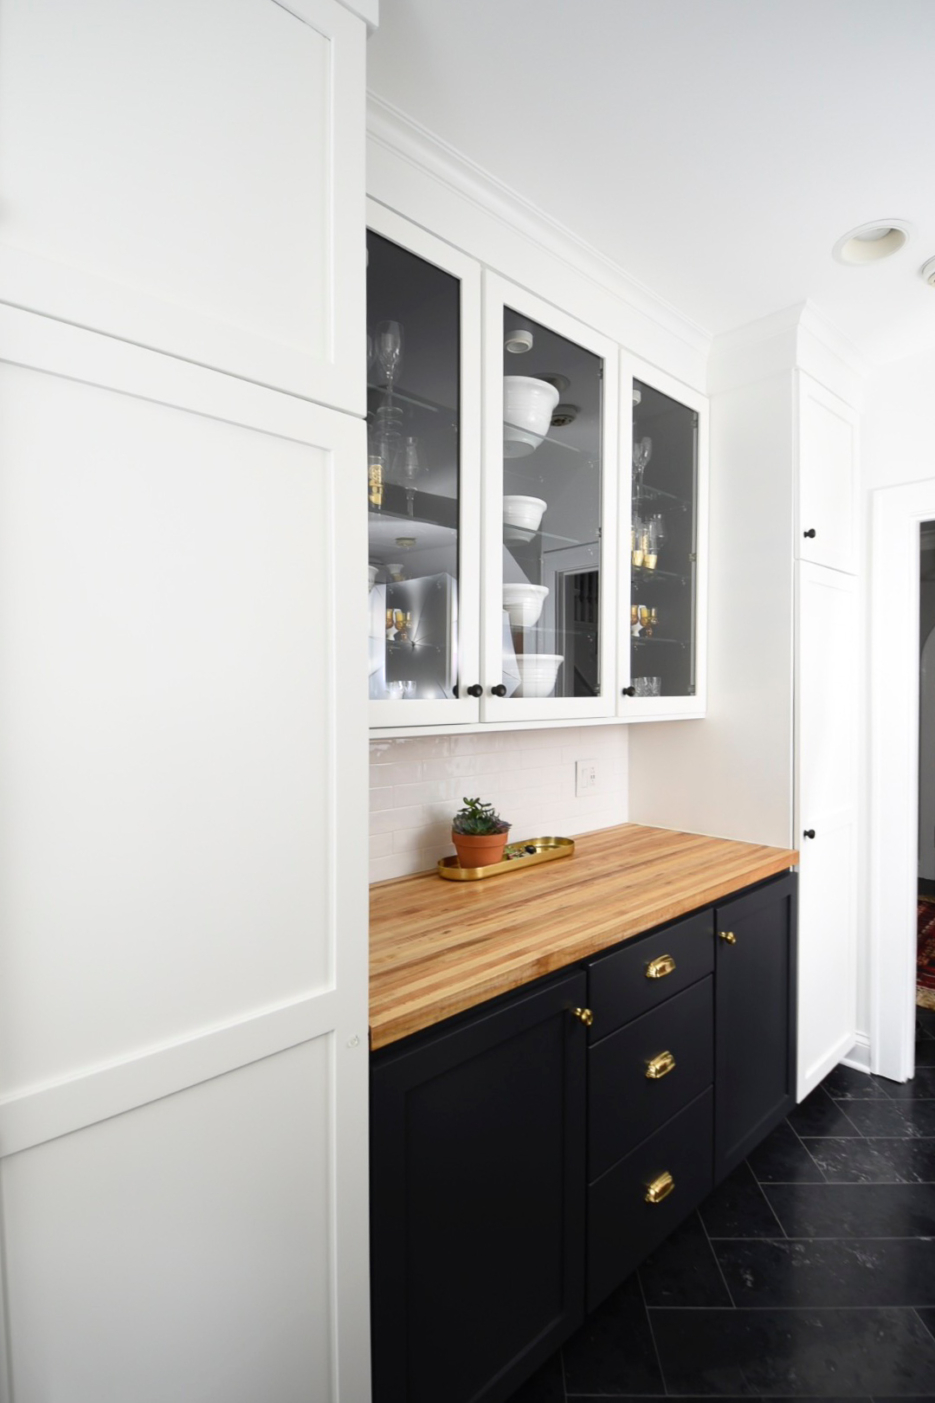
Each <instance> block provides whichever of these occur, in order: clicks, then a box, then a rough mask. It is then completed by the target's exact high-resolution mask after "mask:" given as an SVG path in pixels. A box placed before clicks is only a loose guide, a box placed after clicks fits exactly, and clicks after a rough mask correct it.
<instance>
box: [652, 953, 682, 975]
mask: <svg viewBox="0 0 935 1403" xmlns="http://www.w3.org/2000/svg"><path fill="white" fill-rule="evenodd" d="M674 969H675V961H674V960H673V958H672V956H671V955H660V956H659V958H658V959H655V960H650V962H649V964H648V965H647V966H646V978H647V979H664V978H665V976H666V975H667V974H671V973H672V971H673V970H674Z"/></svg>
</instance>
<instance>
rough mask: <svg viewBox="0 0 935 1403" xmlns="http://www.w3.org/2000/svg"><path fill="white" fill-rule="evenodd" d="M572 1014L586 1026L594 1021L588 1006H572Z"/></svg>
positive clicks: (588, 1026)
mask: <svg viewBox="0 0 935 1403" xmlns="http://www.w3.org/2000/svg"><path fill="white" fill-rule="evenodd" d="M572 1014H573V1015H574V1017H575V1018H577V1019H578V1021H579V1022H580V1023H583V1024H584V1026H585V1027H586V1028H590V1026H591V1024H592V1023H593V1022H594V1014H593V1013H592V1012H591V1010H590V1009H589V1008H573V1009H572Z"/></svg>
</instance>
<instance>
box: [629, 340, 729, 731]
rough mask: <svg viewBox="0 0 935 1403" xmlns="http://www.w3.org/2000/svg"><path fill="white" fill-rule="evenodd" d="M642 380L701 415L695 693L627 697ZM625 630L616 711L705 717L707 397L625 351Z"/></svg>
mask: <svg viewBox="0 0 935 1403" xmlns="http://www.w3.org/2000/svg"><path fill="white" fill-rule="evenodd" d="M634 380H639V381H641V382H642V383H643V384H646V385H651V386H652V387H653V389H654V390H659V391H660V393H661V394H664V395H668V396H669V398H670V399H674V400H676V401H677V402H678V403H679V404H684V405H685V406H686V408H688V409H691V410H694V412H695V413H696V414H697V415H698V462H697V468H696V471H697V483H696V503H695V618H694V628H695V694H694V696H691V697H628V696H626V695H625V694H624V688H626V687H629V686H630V672H631V668H630V603H631V599H630V552H629V547H628V544H627V543H628V542H629V540H630V519H631V511H632V505H631V495H632V477H633V393H632V392H633V382H634ZM618 540H619V542H620V576H619V579H620V601H619V619H620V632H619V638H618V646H617V715H618V716H619V717H620V718H621V719H622V720H626V721H669V720H677V719H688V718H697V717H702V716H704V714H705V709H706V703H707V652H708V647H707V644H708V630H707V617H708V615H707V611H708V402H707V400H706V399H705V397H704V396H703V395H701V394H698V393H697V391H695V390H692V389H689V387H688V386H687V385H684V384H682V382H681V381H679V380H676V379H674V378H673V377H672V376H671V375H666V374H665V372H664V371H661V370H657V369H656V367H655V366H652V365H648V364H647V363H646V362H645V361H641V360H638V359H637V358H636V357H635V356H631V355H628V354H627V353H626V352H623V353H622V354H621V357H620V519H619V528H618Z"/></svg>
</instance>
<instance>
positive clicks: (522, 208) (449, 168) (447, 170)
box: [367, 93, 711, 355]
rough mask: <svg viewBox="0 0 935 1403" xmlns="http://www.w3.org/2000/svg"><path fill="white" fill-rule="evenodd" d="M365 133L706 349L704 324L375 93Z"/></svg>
mask: <svg viewBox="0 0 935 1403" xmlns="http://www.w3.org/2000/svg"><path fill="white" fill-rule="evenodd" d="M367 135H368V138H369V140H370V141H372V142H373V143H375V144H376V145H377V146H382V147H384V148H385V149H386V150H388V151H390V152H391V153H393V154H394V155H395V156H397V157H400V158H402V159H403V160H405V161H407V162H409V164H411V165H413V166H415V167H417V168H418V169H419V170H421V171H423V172H424V173H425V174H427V175H429V176H431V177H432V179H434V180H436V181H438V182H440V183H441V184H443V185H446V186H447V187H448V188H449V189H451V190H452V191H454V192H455V193H456V194H458V195H460V196H461V197H462V198H463V199H466V200H469V201H470V202H471V203H472V204H474V205H476V206H477V207H478V208H479V209H481V210H482V211H484V212H485V213H486V214H488V215H492V216H493V217H494V218H495V219H497V220H499V221H500V222H501V223H503V224H506V225H507V226H509V228H511V229H512V230H514V231H517V232H518V233H520V234H522V235H523V236H524V238H526V239H529V240H530V241H531V242H533V243H535V244H537V245H538V246H539V247H540V248H542V249H544V250H545V251H546V252H547V253H550V254H552V255H553V256H554V257H557V258H560V259H562V260H563V261H564V262H565V263H568V264H570V265H571V266H572V267H574V268H575V269H576V270H577V271H578V272H579V273H582V274H583V275H584V276H585V277H587V278H589V279H590V280H591V281H592V282H594V283H596V284H597V285H598V286H599V287H600V288H601V289H602V290H604V291H606V292H610V293H613V294H614V295H615V296H617V297H618V298H620V300H621V301H622V302H625V303H626V304H628V305H629V306H630V307H632V308H633V309H634V310H635V311H637V312H639V313H640V314H641V315H642V316H645V317H647V318H648V319H649V320H650V321H652V322H655V323H656V324H657V325H658V326H660V327H662V328H663V329H664V330H665V331H666V332H667V333H668V334H669V335H674V336H677V337H678V338H679V339H680V340H682V341H684V342H685V343H686V344H687V345H689V346H690V347H691V348H692V350H694V351H697V352H700V353H701V354H702V355H706V354H707V352H708V349H709V347H710V345H711V333H710V332H709V331H707V330H706V329H705V328H704V327H702V326H699V325H698V324H697V323H696V322H693V321H692V320H691V319H690V318H689V317H686V316H684V315H683V314H682V313H681V312H680V311H679V310H678V309H677V308H676V307H674V306H672V305H671V304H670V303H668V302H666V301H665V299H664V298H661V297H657V296H656V294H655V293H654V292H652V291H651V290H650V289H649V288H648V287H646V286H645V285H644V284H643V283H641V282H640V281H639V280H638V279H637V278H634V277H632V276H631V275H630V274H629V273H627V272H626V270H625V269H624V268H622V267H621V266H620V264H619V263H616V262H615V261H614V260H613V259H612V258H609V257H608V256H607V255H606V254H604V253H601V252H600V251H599V250H598V249H596V248H594V247H593V246H592V245H591V244H589V243H588V242H587V241H586V240H585V239H582V238H581V237H580V236H579V235H578V234H576V233H574V232H573V231H572V230H571V229H569V228H568V227H567V226H566V225H564V224H562V223H561V222H560V221H559V220H557V219H555V218H554V217H553V216H552V215H550V214H547V213H545V211H544V210H541V209H540V208H539V206H538V205H535V204H533V202H532V201H531V200H527V199H526V198H525V197H524V196H523V195H520V194H519V193H518V192H517V191H515V190H513V189H512V188H511V187H510V186H509V185H507V184H505V182H503V181H502V180H499V179H498V178H497V177H496V176H494V175H491V174H490V172H489V171H486V170H484V168H483V167H482V166H479V165H478V164H477V163H476V162H475V161H472V160H471V159H470V158H469V157H468V156H465V155H464V154H463V153H462V152H460V151H458V150H457V149H456V148H455V147H453V146H450V145H449V144H448V143H447V142H446V141H443V140H442V139H441V138H440V137H438V136H436V135H435V134H434V133H433V132H431V131H429V130H428V128H426V127H423V126H422V125H421V123H419V122H416V121H415V120H414V119H413V118H411V117H409V116H407V115H406V114H405V113H404V112H402V111H400V109H399V108H398V107H395V106H394V105H393V104H392V103H389V102H386V101H385V100H384V99H383V98H381V97H378V96H377V95H376V94H375V93H368V94H367Z"/></svg>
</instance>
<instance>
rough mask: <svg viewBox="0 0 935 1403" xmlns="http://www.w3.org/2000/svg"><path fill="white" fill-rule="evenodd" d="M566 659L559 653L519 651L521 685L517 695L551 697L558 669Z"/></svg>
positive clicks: (517, 663)
mask: <svg viewBox="0 0 935 1403" xmlns="http://www.w3.org/2000/svg"><path fill="white" fill-rule="evenodd" d="M564 661H565V659H564V658H563V657H561V656H560V655H559V654H558V653H517V655H516V666H517V667H518V668H519V678H520V687H519V691H518V692H514V694H513V695H514V696H517V697H550V696H551V695H552V692H553V691H554V690H555V679H556V677H557V676H558V670H559V668H560V667H561V665H562V663H563V662H564Z"/></svg>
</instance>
